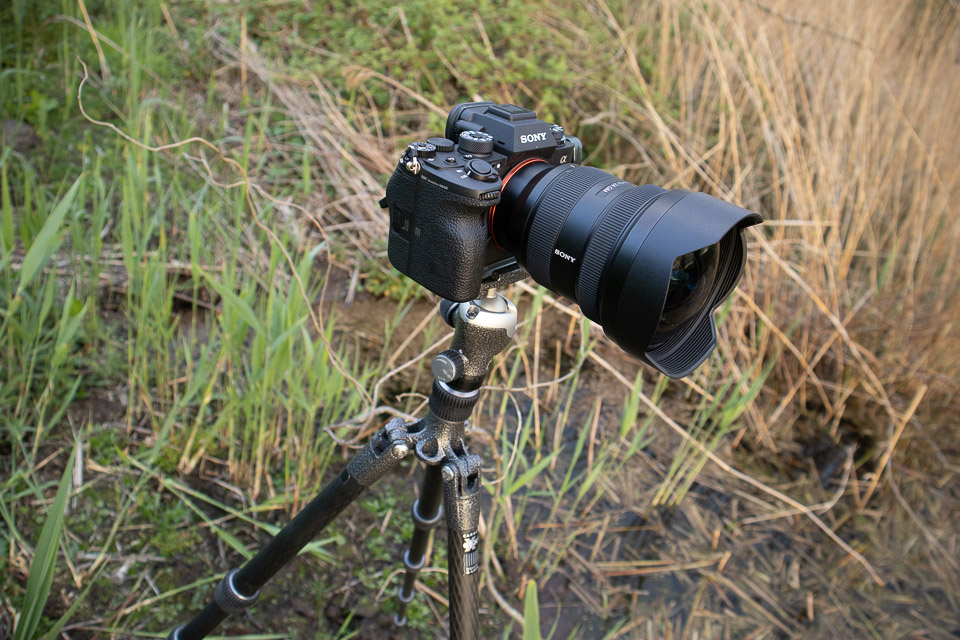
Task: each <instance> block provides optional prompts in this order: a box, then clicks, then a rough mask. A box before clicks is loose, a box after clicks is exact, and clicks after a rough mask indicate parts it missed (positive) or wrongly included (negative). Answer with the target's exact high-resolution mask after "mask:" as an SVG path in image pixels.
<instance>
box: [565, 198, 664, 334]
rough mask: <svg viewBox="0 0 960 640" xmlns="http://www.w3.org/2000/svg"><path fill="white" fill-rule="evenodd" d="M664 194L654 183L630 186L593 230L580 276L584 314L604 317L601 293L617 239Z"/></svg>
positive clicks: (598, 317)
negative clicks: (635, 217)
mask: <svg viewBox="0 0 960 640" xmlns="http://www.w3.org/2000/svg"><path fill="white" fill-rule="evenodd" d="M661 193H666V191H664V190H663V189H661V188H660V187H657V186H655V185H652V184H647V185H644V186H642V187H634V188H633V189H630V190H629V191H627V192H626V193H624V194H623V195H622V196H620V200H619V201H618V202H617V203H616V204H615V205H614V206H613V208H611V209H610V210H609V211H608V212H607V214H606V215H605V216H604V217H603V220H601V221H600V224H598V225H597V228H596V230H595V231H594V232H593V237H592V238H590V243H589V244H588V245H587V250H586V252H584V255H583V264H581V265H580V275H579V276H578V278H577V303H578V304H579V305H580V310H581V311H583V315H585V316H587V317H588V318H590V319H591V320H593V321H594V322H598V321H599V320H600V305H599V296H600V281H601V279H602V277H603V270H604V267H606V265H607V261H608V260H609V259H610V254H611V252H612V251H613V250H614V247H615V246H616V244H617V240H618V239H619V238H620V236H621V235H622V234H623V233H624V232H625V231H629V229H628V228H627V227H628V225H629V223H630V219H631V218H633V217H634V216H636V215H637V214H638V213H640V212H642V211H643V210H644V208H646V206H647V205H648V204H650V203H651V202H652V201H653V200H654V198H656V197H657V196H659V195H660V194H661Z"/></svg>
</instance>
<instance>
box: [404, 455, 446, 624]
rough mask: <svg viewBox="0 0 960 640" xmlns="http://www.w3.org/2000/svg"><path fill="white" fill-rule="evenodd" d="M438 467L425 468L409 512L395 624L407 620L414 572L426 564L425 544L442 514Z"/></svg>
mask: <svg viewBox="0 0 960 640" xmlns="http://www.w3.org/2000/svg"><path fill="white" fill-rule="evenodd" d="M441 477H442V476H441V472H440V467H438V466H436V465H430V466H427V468H426V473H425V474H424V476H423V482H421V484H420V497H419V498H417V500H416V501H415V502H414V503H413V509H411V513H410V515H411V516H412V517H413V525H414V527H415V528H414V531H413V538H411V540H410V548H409V549H407V551H406V553H404V554H403V566H404V569H405V572H404V576H403V583H402V584H401V585H400V590H399V592H398V593H397V597H398V598H399V600H400V610H399V611H398V612H397V615H396V616H394V618H393V621H394V624H396V625H397V626H398V627H402V626H403V625H405V624H406V623H407V616H406V610H407V605H408V604H410V602H411V601H412V600H413V596H414V591H413V583H414V582H415V581H416V579H417V574H418V573H420V569H422V568H423V565H424V563H426V560H427V559H426V553H427V544H428V543H429V542H430V533H431V532H432V531H433V529H434V528H435V527H436V526H437V525H438V524H440V520H441V518H442V517H443V508H442V506H441V500H442V499H443V484H441Z"/></svg>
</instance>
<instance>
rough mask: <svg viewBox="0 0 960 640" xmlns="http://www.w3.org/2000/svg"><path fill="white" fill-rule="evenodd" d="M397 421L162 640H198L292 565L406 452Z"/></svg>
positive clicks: (401, 427) (402, 430) (402, 427)
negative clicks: (318, 535)
mask: <svg viewBox="0 0 960 640" xmlns="http://www.w3.org/2000/svg"><path fill="white" fill-rule="evenodd" d="M406 437H407V433H406V428H405V425H404V424H403V421H402V420H391V421H390V422H389V423H388V424H387V425H386V426H385V427H383V428H382V429H381V430H380V431H378V432H377V433H376V434H375V435H374V436H373V438H371V440H370V442H369V443H367V445H366V446H365V447H364V448H363V449H361V450H360V452H359V453H358V454H357V456H356V457H355V458H354V459H353V460H351V461H350V463H349V464H348V465H347V468H346V469H344V470H343V472H342V473H341V474H340V475H339V476H337V478H336V479H335V480H334V481H333V482H331V483H330V484H329V485H327V486H326V488H324V490H323V491H322V492H321V493H320V494H319V495H318V496H317V497H316V498H314V499H313V500H312V501H311V502H310V503H309V504H308V505H307V506H306V507H304V508H303V509H302V510H301V511H300V513H298V514H297V515H296V517H294V519H293V520H292V521H290V523H289V524H287V526H285V527H284V528H283V529H281V530H280V532H279V533H278V534H277V535H276V536H274V538H273V540H271V541H270V542H269V543H268V544H267V546H265V547H264V548H263V549H261V550H260V552H259V553H257V555H255V556H254V557H253V558H251V559H250V560H249V561H248V562H247V563H246V564H244V565H243V567H241V568H240V569H234V570H233V571H231V572H230V573H228V574H227V575H226V576H225V577H224V579H223V580H222V581H221V582H220V584H219V585H217V589H216V593H215V595H214V599H213V601H212V602H211V603H210V604H208V605H207V606H206V608H204V610H203V611H202V612H200V614H198V615H197V616H196V617H195V618H194V619H193V620H191V621H190V622H189V623H188V624H186V625H182V626H179V627H177V628H176V629H174V630H173V631H171V632H170V635H168V636H167V639H168V640H201V638H204V637H206V636H207V635H208V634H209V633H210V632H211V631H213V630H214V629H215V628H216V626H217V625H218V624H220V623H221V622H222V621H223V620H224V619H225V618H226V617H227V616H228V615H230V614H231V613H240V612H241V611H243V610H244V609H246V608H247V607H250V606H251V605H253V603H254V602H256V600H257V597H258V596H259V595H260V587H262V586H263V585H264V584H265V583H266V582H267V580H269V579H270V578H271V577H273V575H274V574H276V572H277V571H279V570H280V568H281V567H283V565H285V564H286V563H287V562H289V561H290V560H291V559H293V558H294V557H295V556H296V555H297V553H299V551H300V550H301V549H302V548H303V547H305V546H306V545H307V544H308V543H309V542H310V541H311V540H313V539H314V538H315V537H316V536H317V534H319V533H320V531H321V530H323V528H324V527H326V526H327V525H328V524H330V522H331V521H332V520H333V519H334V518H336V517H337V515H339V514H340V512H341V511H343V510H344V509H345V508H346V507H347V505H349V504H350V503H351V502H353V501H354V500H355V499H356V498H357V496H359V495H360V494H361V493H362V492H363V490H364V489H366V488H367V487H369V486H370V485H371V484H373V483H374V482H376V481H377V480H379V479H380V477H381V476H383V474H385V473H386V472H387V471H388V470H390V469H391V468H392V467H393V466H394V465H396V464H397V463H398V462H399V461H400V460H401V458H403V457H404V456H405V455H407V453H409V451H410V447H409V445H408V443H407V440H406Z"/></svg>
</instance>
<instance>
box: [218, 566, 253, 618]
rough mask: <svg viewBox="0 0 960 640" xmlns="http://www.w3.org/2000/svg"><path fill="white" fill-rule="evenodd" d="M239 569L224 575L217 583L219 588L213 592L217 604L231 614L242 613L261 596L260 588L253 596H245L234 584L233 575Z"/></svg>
mask: <svg viewBox="0 0 960 640" xmlns="http://www.w3.org/2000/svg"><path fill="white" fill-rule="evenodd" d="M237 571H239V569H234V570H233V571H231V572H229V573H228V574H227V575H225V576H223V580H221V581H220V582H219V584H217V590H216V591H215V592H214V594H213V599H214V601H216V603H217V606H218V607H220V608H221V609H223V610H224V611H225V612H227V613H230V614H234V613H240V612H242V611H244V610H246V609H248V608H250V607H252V606H253V603H254V602H256V601H257V598H259V597H260V590H259V589H258V590H257V592H256V593H254V594H253V595H252V596H245V595H243V594H242V593H240V591H239V590H238V589H237V587H236V585H235V584H233V577H234V576H235V575H236V573H237Z"/></svg>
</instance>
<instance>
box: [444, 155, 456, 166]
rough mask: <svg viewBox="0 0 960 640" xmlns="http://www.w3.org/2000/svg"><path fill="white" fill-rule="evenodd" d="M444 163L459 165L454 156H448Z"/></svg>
mask: <svg viewBox="0 0 960 640" xmlns="http://www.w3.org/2000/svg"><path fill="white" fill-rule="evenodd" d="M443 161H444V162H446V163H447V164H457V159H456V158H454V157H453V156H447V157H446V158H444V159H443Z"/></svg>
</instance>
